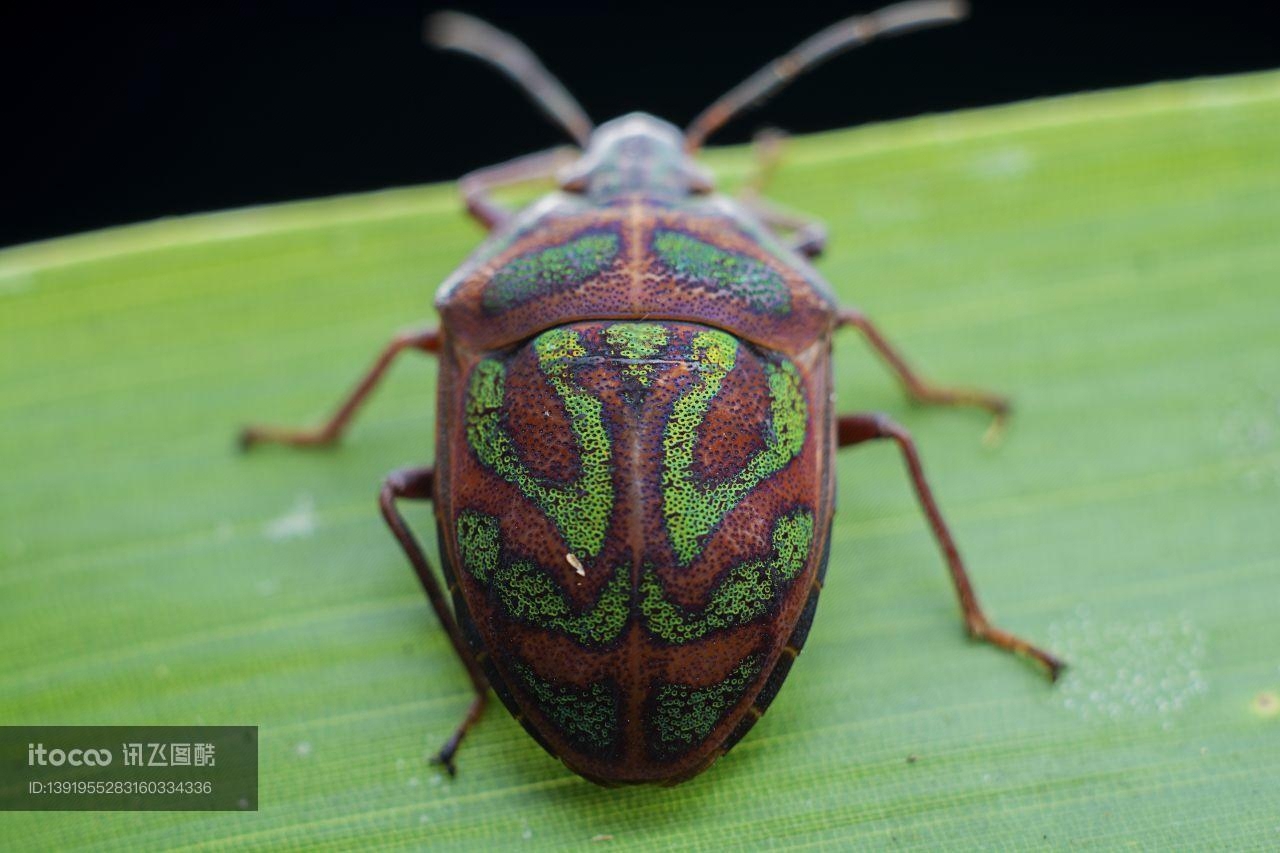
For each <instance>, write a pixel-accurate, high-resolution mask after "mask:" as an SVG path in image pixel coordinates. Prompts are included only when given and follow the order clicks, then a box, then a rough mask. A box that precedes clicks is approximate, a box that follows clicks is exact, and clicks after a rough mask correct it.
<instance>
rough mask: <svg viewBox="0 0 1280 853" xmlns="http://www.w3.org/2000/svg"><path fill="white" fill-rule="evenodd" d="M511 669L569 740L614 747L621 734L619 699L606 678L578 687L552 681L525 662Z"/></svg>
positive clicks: (593, 746) (599, 749) (606, 748)
mask: <svg viewBox="0 0 1280 853" xmlns="http://www.w3.org/2000/svg"><path fill="white" fill-rule="evenodd" d="M512 670H513V671H514V672H515V674H516V676H517V677H518V678H519V679H520V681H521V684H522V686H523V687H524V688H525V690H526V691H527V692H528V693H529V695H530V696H531V697H532V698H533V700H534V703H535V704H536V705H537V706H538V708H539V709H540V710H541V711H542V713H544V714H546V715H547V718H548V719H549V720H550V721H551V722H552V723H553V724H554V725H555V726H556V727H557V728H559V729H560V730H561V731H562V732H564V734H565V735H566V736H567V737H568V738H569V740H571V741H573V742H575V743H578V744H582V745H585V746H587V747H588V748H590V749H591V750H593V751H595V752H607V751H609V750H610V749H611V748H612V747H613V745H614V742H615V741H616V740H617V737H618V702H617V699H616V698H615V696H614V694H613V691H611V690H610V689H609V688H608V687H607V686H606V685H605V684H604V683H603V682H600V681H597V682H595V683H593V684H590V685H588V686H587V687H586V688H578V687H574V686H572V685H567V684H552V683H551V682H549V681H546V680H545V679H542V678H540V677H539V676H538V674H537V673H536V672H534V671H533V667H531V666H529V665H527V664H524V663H520V662H517V663H515V664H514V665H513V666H512Z"/></svg>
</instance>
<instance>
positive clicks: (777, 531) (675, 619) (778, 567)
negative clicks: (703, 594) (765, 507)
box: [639, 510, 813, 645]
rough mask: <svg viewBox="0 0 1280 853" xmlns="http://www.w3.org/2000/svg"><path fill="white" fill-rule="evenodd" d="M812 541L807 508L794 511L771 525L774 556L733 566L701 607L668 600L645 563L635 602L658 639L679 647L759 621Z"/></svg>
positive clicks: (800, 563)
mask: <svg viewBox="0 0 1280 853" xmlns="http://www.w3.org/2000/svg"><path fill="white" fill-rule="evenodd" d="M812 543H813V514H812V513H811V512H809V511H807V510H796V511H794V512H791V513H788V514H786V515H783V516H781V517H780V518H779V519H778V520H777V521H776V522H774V525H773V554H772V555H771V556H770V557H769V558H767V559H763V560H747V561H745V562H743V563H739V564H738V565H736V566H734V567H733V568H732V569H731V570H730V571H729V573H728V574H727V575H726V576H725V578H724V579H723V580H722V581H721V582H720V584H719V585H718V586H717V587H716V588H715V589H714V590H713V591H712V593H711V597H710V599H709V600H708V602H707V605H706V607H704V608H703V609H702V610H700V611H691V610H688V609H687V608H684V607H681V606H680V605H679V604H676V603H675V602H673V601H670V600H669V599H668V598H667V597H666V594H665V592H664V590H663V588H662V583H661V581H659V580H658V575H657V573H656V572H655V571H654V569H653V567H652V566H646V567H645V571H644V575H643V576H642V577H641V579H640V604H639V609H640V614H641V616H642V618H643V619H644V625H645V627H646V628H647V629H648V630H649V632H650V633H651V634H653V635H654V636H655V637H657V638H659V639H660V640H662V641H664V642H667V643H672V644H674V645H679V644H683V643H688V642H692V641H694V640H699V639H701V638H703V637H705V636H706V635H708V634H710V633H712V632H713V631H719V630H723V629H725V628H734V627H737V626H739V625H745V624H747V623H748V622H751V621H753V620H755V619H758V618H760V617H761V616H763V615H764V614H765V613H766V612H767V611H768V609H769V606H770V605H771V604H772V603H773V602H774V601H775V599H776V598H777V597H778V594H779V593H780V592H781V591H782V590H783V588H784V587H785V586H786V585H787V584H788V583H789V582H790V581H792V580H794V579H795V577H796V575H798V574H800V572H801V571H802V570H803V569H804V566H805V562H806V560H807V559H808V557H809V547H810V545H811V544H812Z"/></svg>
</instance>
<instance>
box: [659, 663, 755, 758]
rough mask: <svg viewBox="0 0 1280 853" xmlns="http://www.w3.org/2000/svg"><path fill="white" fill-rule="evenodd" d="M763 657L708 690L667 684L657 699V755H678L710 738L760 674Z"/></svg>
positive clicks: (740, 668) (739, 665)
mask: <svg viewBox="0 0 1280 853" xmlns="http://www.w3.org/2000/svg"><path fill="white" fill-rule="evenodd" d="M762 663H763V658H762V656H761V655H751V656H750V657H748V658H746V659H745V660H743V661H742V663H740V664H738V666H737V667H735V668H734V670H733V671H732V672H730V673H729V674H728V675H727V676H726V677H725V678H724V680H722V681H720V682H718V683H716V684H712V685H709V686H707V687H690V686H688V685H685V684H664V685H663V686H662V687H660V688H658V690H657V693H656V694H655V696H654V712H653V728H654V731H655V732H656V733H657V736H658V740H657V743H655V744H653V745H652V746H653V748H654V752H656V753H657V754H659V755H661V756H664V757H665V756H671V755H678V754H680V753H683V752H686V751H688V750H689V749H691V748H692V747H695V746H697V745H698V744H700V743H702V742H703V741H704V740H706V739H707V736H708V735H710V734H711V731H712V730H713V729H714V728H715V727H716V725H717V724H718V723H719V722H720V721H721V720H722V719H724V716H725V714H726V713H727V712H728V711H729V709H730V708H732V707H733V705H734V704H735V703H736V702H737V701H738V700H739V699H740V698H741V697H742V694H743V692H744V691H745V690H746V689H747V686H748V685H750V684H751V682H752V681H753V680H755V678H756V676H757V675H759V674H760V667H761V664H762Z"/></svg>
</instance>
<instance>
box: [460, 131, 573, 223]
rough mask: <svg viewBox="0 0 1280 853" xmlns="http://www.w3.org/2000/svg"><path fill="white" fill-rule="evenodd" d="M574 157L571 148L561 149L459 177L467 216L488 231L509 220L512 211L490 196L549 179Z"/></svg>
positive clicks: (538, 153)
mask: <svg viewBox="0 0 1280 853" xmlns="http://www.w3.org/2000/svg"><path fill="white" fill-rule="evenodd" d="M577 156H578V155H577V152H576V151H575V150H574V149H573V148H568V147H564V146H562V147H560V148H551V149H548V150H546V151H539V152H537V153H535V154H526V155H525V156H523V157H517V158H516V159H514V160H511V161H510V162H507V163H499V164H498V165H496V166H486V167H485V168H483V169H476V170H475V171H474V172H469V173H467V174H466V175H463V176H462V177H461V178H460V179H459V180H458V190H459V192H461V193H462V198H463V201H465V202H466V204H467V212H468V213H470V214H471V215H472V217H474V218H475V220H476V221H477V222H479V223H480V224H481V225H483V226H484V227H485V228H487V229H489V230H490V231H492V230H493V229H494V228H497V227H498V226H499V225H502V224H503V223H504V222H506V221H507V220H508V219H510V218H511V216H512V211H511V210H510V209H508V208H506V207H504V206H503V205H501V204H499V203H498V202H496V201H494V199H493V197H492V196H491V195H490V193H492V192H493V191H494V190H496V189H499V188H501V187H504V186H510V185H512V184H522V183H525V182H526V181H537V180H544V179H546V178H550V177H552V176H554V175H555V173H556V172H557V171H559V170H560V168H561V167H563V166H565V165H567V164H568V163H571V162H573V160H574V159H576V158H577Z"/></svg>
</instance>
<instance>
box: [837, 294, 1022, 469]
mask: <svg viewBox="0 0 1280 853" xmlns="http://www.w3.org/2000/svg"><path fill="white" fill-rule="evenodd" d="M837 322H838V325H839V326H853V327H855V328H857V329H859V330H860V331H861V332H862V334H863V335H864V336H865V337H866V339H867V343H869V344H871V348H872V349H874V350H875V351H876V352H877V353H878V354H879V355H880V357H881V358H883V359H884V360H885V362H886V363H887V364H888V365H889V368H890V369H891V370H892V371H893V372H894V373H895V374H896V375H897V377H898V379H899V380H900V381H901V382H902V385H903V387H904V388H905V389H906V392H907V395H908V396H910V397H911V399H913V400H915V401H917V402H920V403H928V404H932V405H940V406H977V407H978V408H981V409H986V410H987V411H989V412H991V414H992V416H993V419H992V421H991V426H990V428H988V429H987V434H986V435H985V436H984V437H983V442H984V443H986V444H989V445H990V444H995V443H997V442H998V441H999V439H1000V436H1001V435H1002V434H1003V433H1004V427H1005V422H1006V421H1007V420H1008V418H1009V411H1010V408H1011V407H1010V404H1009V399H1008V398H1007V397H1003V396H1001V395H999V394H994V393H992V392H990V391H982V390H979V389H976V388H947V387H942V386H939V385H934V384H933V383H932V382H930V381H928V380H927V379H924V378H922V377H921V376H920V375H919V374H918V373H916V372H915V371H914V370H912V369H911V366H910V365H909V364H907V361H906V359H904V358H903V357H902V354H901V353H899V352H898V350H897V348H895V347H894V346H893V344H891V343H889V341H887V340H886V339H885V337H884V335H882V334H880V330H879V329H877V328H876V327H875V324H874V323H872V322H871V321H870V320H869V319H867V316H866V315H865V314H863V313H862V312H861V311H859V310H857V309H856V308H842V309H840V313H839V318H838V321H837Z"/></svg>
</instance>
